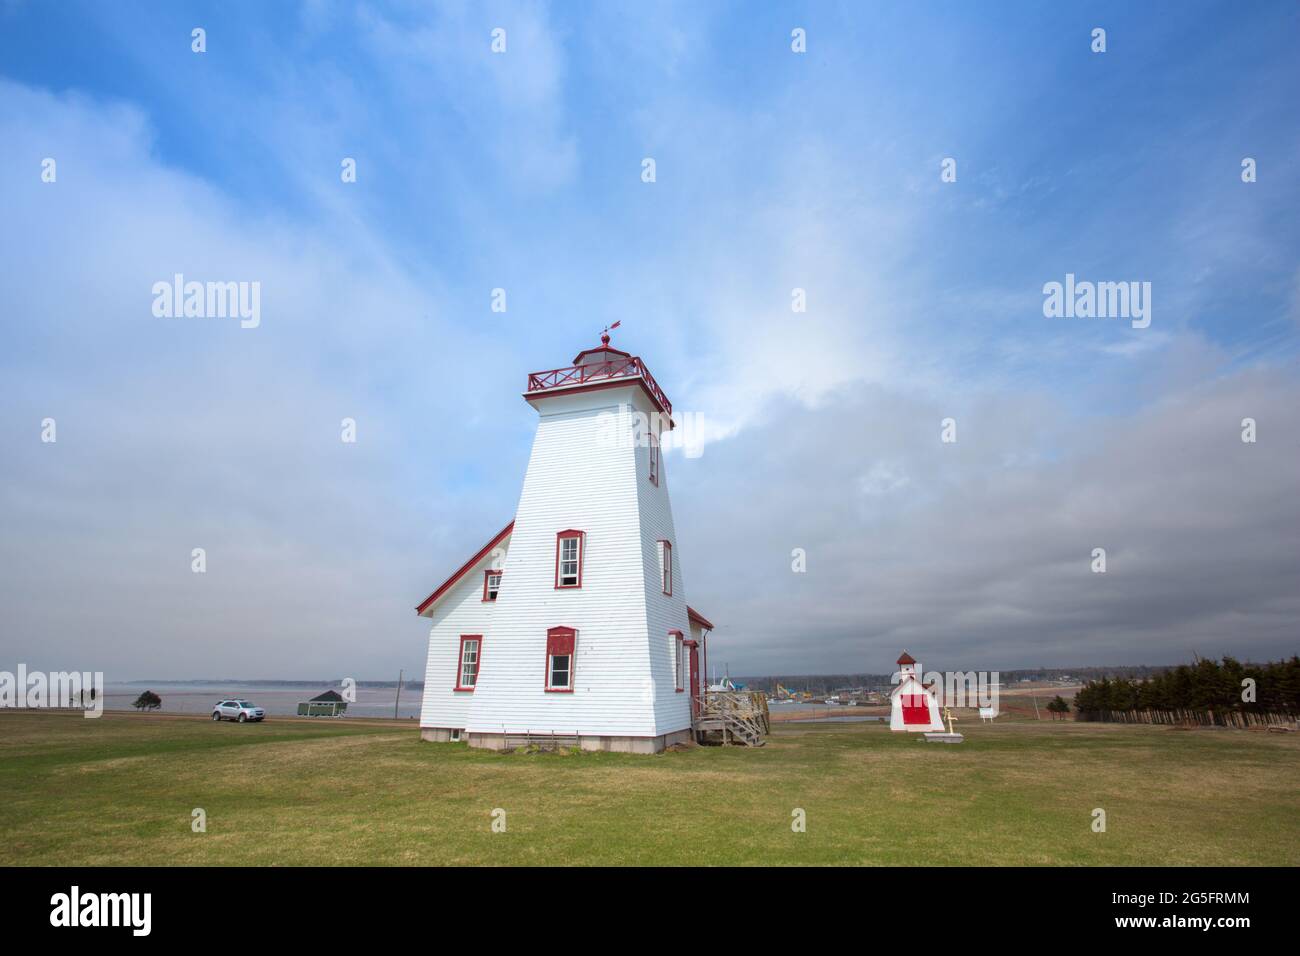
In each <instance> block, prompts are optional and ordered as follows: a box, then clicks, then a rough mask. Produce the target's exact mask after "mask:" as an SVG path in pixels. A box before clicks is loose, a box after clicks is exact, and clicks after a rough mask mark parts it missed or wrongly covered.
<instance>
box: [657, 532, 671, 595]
mask: <svg viewBox="0 0 1300 956" xmlns="http://www.w3.org/2000/svg"><path fill="white" fill-rule="evenodd" d="M659 580H660V584H661V585H662V586H663V592H664V594H668V595H671V594H672V593H673V546H672V543H671V542H669V541H665V540H662V539H661V540H660V541H659Z"/></svg>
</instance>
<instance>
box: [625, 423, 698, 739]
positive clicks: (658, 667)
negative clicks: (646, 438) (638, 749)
mask: <svg viewBox="0 0 1300 956" xmlns="http://www.w3.org/2000/svg"><path fill="white" fill-rule="evenodd" d="M637 471H638V475H637V491H638V496H637V497H638V501H639V511H640V523H641V553H642V561H643V562H644V566H645V572H646V573H645V603H646V627H647V629H648V631H649V635H650V667H651V676H652V677H653V679H654V687H655V695H654V705H655V724H656V726H657V727H658V728H659V733H671V732H673V731H676V730H684V729H688V728H689V727H690V726H691V704H690V693H689V683H690V667H689V656H687V660H685V661H683V667H682V686H683V687H684V688H688V689H687V690H683V691H682V692H681V693H680V694H679V693H678V692H677V675H676V673H675V671H674V669H673V663H674V662H673V655H674V653H675V649H674V643H675V641H670V640H669V638H668V632H669V631H672V630H677V631H681V632H682V636H683V637H685V638H689V637H690V636H691V628H690V623H689V621H688V620H687V616H686V584H685V582H684V581H683V580H682V566H681V558H680V555H679V551H680V550H681V549H679V548H678V547H677V534H676V532H675V530H674V529H673V509H672V505H671V504H670V503H669V499H668V474H667V469H666V468H665V467H664V454H663V451H662V449H661V450H660V452H659V484H658V486H656V485H654V484H652V483H651V482H650V448H649V447H648V446H647V447H645V448H638V449H637ZM660 539H663V540H666V541H668V542H669V543H671V544H672V563H673V587H672V594H671V595H666V594H664V591H663V577H662V567H663V565H662V563H661V561H660V556H659V541H660ZM682 654H683V655H688V652H687V651H686V649H685V648H683V649H682Z"/></svg>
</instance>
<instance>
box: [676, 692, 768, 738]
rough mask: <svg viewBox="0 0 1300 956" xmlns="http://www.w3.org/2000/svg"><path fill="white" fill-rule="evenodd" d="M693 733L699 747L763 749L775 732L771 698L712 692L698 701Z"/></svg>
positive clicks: (740, 693) (741, 693)
mask: <svg viewBox="0 0 1300 956" xmlns="http://www.w3.org/2000/svg"><path fill="white" fill-rule="evenodd" d="M693 729H694V732H695V740H696V742H697V743H701V744H722V745H723V746H726V745H728V744H737V745H739V746H742V747H762V746H763V745H764V744H765V743H767V735H768V733H769V732H770V731H771V729H772V725H771V720H770V718H769V716H768V712H767V698H766V697H764V696H763V695H762V694H754V693H748V692H744V691H709V692H708V693H707V694H704V695H703V696H702V697H698V698H696V713H695V719H694V721H693Z"/></svg>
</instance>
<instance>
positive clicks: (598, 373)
mask: <svg viewBox="0 0 1300 956" xmlns="http://www.w3.org/2000/svg"><path fill="white" fill-rule="evenodd" d="M618 378H639V379H642V380H643V381H644V382H645V386H646V388H647V389H649V390H650V394H651V395H652V396H654V399H655V401H657V402H658V403H659V404H660V405H661V406H663V410H664V412H665V413H666V414H667V415H669V416H671V415H672V413H673V405H672V402H670V401H668V396H667V395H665V394H664V392H663V389H661V388H660V387H659V383H658V382H656V381H655V379H654V376H653V375H651V374H650V370H649V369H648V368H646V367H645V362H642V361H641V359H640V358H637V357H633V358H628V359H617V360H615V361H612V362H595V363H593V364H591V365H569V366H567V367H565V368H553V369H551V370H550V371H549V372H533V373H532V374H531V375H529V376H528V391H530V392H541V391H545V390H546V389H548V388H563V387H565V386H567V385H586V384H587V383H588V382H600V381H608V380H610V379H618Z"/></svg>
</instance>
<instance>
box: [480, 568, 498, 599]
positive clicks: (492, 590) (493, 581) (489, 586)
mask: <svg viewBox="0 0 1300 956" xmlns="http://www.w3.org/2000/svg"><path fill="white" fill-rule="evenodd" d="M500 590H501V572H500V571H492V570H488V571H484V572H483V600H485V601H495V600H496V599H497V592H498V591H500Z"/></svg>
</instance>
